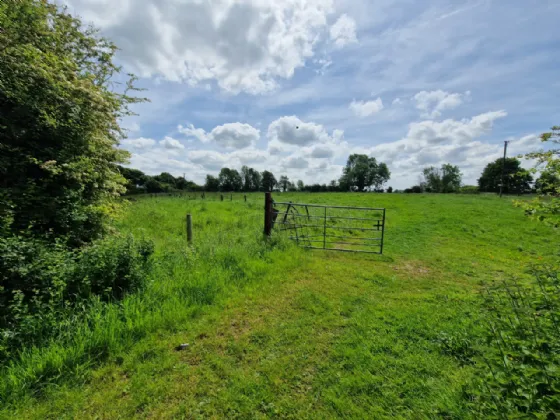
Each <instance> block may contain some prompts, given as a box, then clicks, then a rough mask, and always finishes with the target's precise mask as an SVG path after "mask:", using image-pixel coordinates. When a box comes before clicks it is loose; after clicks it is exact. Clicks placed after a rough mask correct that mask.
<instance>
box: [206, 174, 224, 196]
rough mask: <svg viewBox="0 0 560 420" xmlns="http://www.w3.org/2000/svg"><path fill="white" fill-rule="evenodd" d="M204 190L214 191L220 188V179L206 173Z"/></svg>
mask: <svg viewBox="0 0 560 420" xmlns="http://www.w3.org/2000/svg"><path fill="white" fill-rule="evenodd" d="M204 190H205V191H209V192H216V191H219V190H220V180H219V179H218V178H216V177H215V176H212V175H206V183H205V184H204Z"/></svg>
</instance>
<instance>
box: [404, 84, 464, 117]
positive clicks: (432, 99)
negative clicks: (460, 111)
mask: <svg viewBox="0 0 560 420" xmlns="http://www.w3.org/2000/svg"><path fill="white" fill-rule="evenodd" d="M468 96H470V92H469V91H467V92H465V93H464V94H461V93H449V92H445V91H443V90H433V91H429V92H428V91H425V90H423V91H421V92H418V93H417V94H416V95H414V97H413V99H414V101H415V102H416V108H417V109H419V110H420V111H421V113H422V116H423V117H424V118H437V117H439V116H441V113H442V112H443V111H445V110H447V109H453V108H457V107H458V106H459V105H461V104H462V103H463V101H464V99H465V98H466V97H468Z"/></svg>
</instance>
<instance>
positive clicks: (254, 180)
mask: <svg viewBox="0 0 560 420" xmlns="http://www.w3.org/2000/svg"><path fill="white" fill-rule="evenodd" d="M261 186H262V176H261V174H260V172H259V171H257V170H255V169H253V168H251V191H259V190H260V189H261Z"/></svg>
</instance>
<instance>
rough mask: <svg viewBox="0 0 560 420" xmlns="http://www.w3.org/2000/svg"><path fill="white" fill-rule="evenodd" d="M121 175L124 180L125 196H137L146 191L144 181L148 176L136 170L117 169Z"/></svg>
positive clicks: (120, 167)
mask: <svg viewBox="0 0 560 420" xmlns="http://www.w3.org/2000/svg"><path fill="white" fill-rule="evenodd" d="M118 169H119V172H120V173H121V175H122V176H123V177H124V178H125V179H126V194H138V193H143V192H145V191H146V181H147V180H148V178H149V176H148V175H146V174H145V173H144V172H142V171H139V170H138V169H132V168H125V167H123V166H119V167H118Z"/></svg>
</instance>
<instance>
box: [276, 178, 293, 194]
mask: <svg viewBox="0 0 560 420" xmlns="http://www.w3.org/2000/svg"><path fill="white" fill-rule="evenodd" d="M278 186H279V187H280V188H281V189H282V191H283V192H286V190H287V189H288V187H289V186H290V179H289V178H288V177H287V176H286V175H282V176H281V177H280V180H279V181H278Z"/></svg>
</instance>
